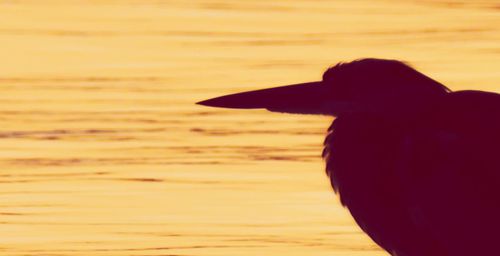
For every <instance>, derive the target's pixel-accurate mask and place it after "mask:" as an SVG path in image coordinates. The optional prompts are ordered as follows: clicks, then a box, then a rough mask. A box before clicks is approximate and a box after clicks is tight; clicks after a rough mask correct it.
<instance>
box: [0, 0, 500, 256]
mask: <svg viewBox="0 0 500 256" xmlns="http://www.w3.org/2000/svg"><path fill="white" fill-rule="evenodd" d="M0 20H1V22H0V42H1V43H0V57H1V60H2V65H1V68H0V90H1V91H0V92H1V94H0V183H1V184H0V234H1V235H2V239H1V241H0V254H1V255H171V256H174V255H175V256H192V255H196V256H199V255H214V256H215V255H217V256H220V255H228V256H229V255H231V256H232V255H249V256H250V255H287V256H291V255H386V254H385V253H384V252H382V251H381V250H379V249H378V247H377V246H376V245H374V244H373V243H372V242H371V241H370V240H369V239H368V238H367V237H366V236H365V235H364V234H363V233H362V232H361V231H360V230H359V228H358V227H356V225H355V224H354V222H353V221H352V220H351V218H350V216H349V214H348V212H347V211H346V210H345V209H343V208H342V207H341V206H340V204H339V203H338V200H337V198H336V197H335V196H334V195H333V193H332V191H331V189H330V186H329V183H328V180H327V178H326V176H325V174H324V172H323V163H322V160H321V158H320V152H321V149H322V145H321V144H322V139H323V136H324V131H325V129H326V128H327V127H328V125H329V122H330V121H331V119H330V118H326V117H313V116H293V115H279V114H273V113H267V112H265V111H259V110H255V111H234V110H233V111H231V110H222V109H211V108H204V107H201V106H197V105H194V102H196V101H199V100H202V99H206V98H209V97H214V96H218V95H222V94H227V93H231V92H237V91H242V90H249V89H256V88H263V87H268V86H275V85H282V84H287V83H294V82H303V81H309V80H317V79H319V78H320V76H321V72H322V71H323V70H324V69H325V68H327V67H328V66H329V65H332V64H335V63H336V62H339V61H349V60H352V59H355V58H360V57H383V58H395V59H402V60H406V61H409V62H410V63H412V64H414V66H416V67H417V68H418V69H419V70H421V71H422V72H424V73H426V74H428V75H430V76H432V77H434V78H436V79H438V80H440V81H442V82H444V83H445V84H447V85H448V86H450V87H451V88H453V89H463V88H472V89H482V90H493V91H500V88H499V86H498V84H499V81H500V73H499V72H498V67H499V65H500V58H499V56H500V44H499V43H500V5H499V4H498V2H497V1H494V0H493V1H475V0H470V1H417V0H414V1H410V0H408V1H396V0H394V1H384V0H382V1H368V0H366V1H364V0H355V1H351V0H340V1H311V0H279V1H244V0H239V1H237V0H232V1H230V0H225V1H224V0H219V1H214V0H196V1H189V0H177V1H159V0H157V1H153V0H150V1H139V0H137V1H134V0H128V1H111V0H103V1H97V0H95V1H91V0H87V1H85V0H79V1H76V0H67V1H56V0H53V1H41V0H40V1H39V0H31V1H0ZM359 178H360V179H362V178H363V177H359Z"/></svg>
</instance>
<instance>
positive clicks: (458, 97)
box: [200, 59, 500, 256]
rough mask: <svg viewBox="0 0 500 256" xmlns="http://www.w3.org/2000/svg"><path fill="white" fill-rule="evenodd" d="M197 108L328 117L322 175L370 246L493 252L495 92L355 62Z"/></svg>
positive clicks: (496, 224)
mask: <svg viewBox="0 0 500 256" xmlns="http://www.w3.org/2000/svg"><path fill="white" fill-rule="evenodd" d="M200 104H203V105H209V106H222V107H233V108H266V109H269V110H272V111H278V112H287V113H301V114H327V115H332V116H335V117H336V119H335V120H334V122H333V123H332V125H331V126H330V128H329V129H328V134H327V137H326V139H325V143H324V144H325V148H324V151H323V157H324V159H325V161H326V171H327V174H328V176H329V177H330V180H331V183H332V186H333V188H334V190H335V191H336V192H337V193H338V194H339V195H340V199H341V202H342V204H343V205H344V206H346V207H347V208H348V209H349V211H350V212H351V214H352V216H353V217H354V219H355V220H356V222H357V223H358V224H359V226H360V227H361V228H362V229H363V230H364V231H365V232H366V233H367V234H368V235H369V236H370V237H371V238H372V239H373V240H374V241H375V242H376V243H377V244H379V245H380V246H381V247H382V248H384V249H385V250H386V251H388V252H389V253H391V254H392V255H397V256H423V255H426V256H434V255H435V256H445V255H495V254H497V251H498V249H497V244H496V242H497V238H498V237H500V235H499V231H500V198H499V197H500V148H499V147H500V95H499V94H497V93H491V92H482V91H458V92H452V91H451V90H449V89H448V88H447V87H445V86H444V85H442V84H440V83H439V82H437V81H434V80H433V79H431V78H429V77H427V76H425V75H423V74H421V73H419V72H418V71H416V70H414V69H413V68H411V67H409V66H408V65H406V64H404V63H402V62H400V61H396V60H381V59H361V60H357V61H353V62H350V63H341V64H338V65H336V66H334V67H332V68H330V69H328V70H327V71H326V72H325V73H324V75H323V80H322V81H318V82H312V83H307V84H299V85H292V86H285V87H278V88H272V89H265V90H259V91H253V92H246V93H240V94H234V95H228V96H223V97H219V98H216V99H212V100H208V101H204V102H201V103H200Z"/></svg>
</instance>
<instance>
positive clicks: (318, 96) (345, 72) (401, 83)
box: [198, 59, 449, 116]
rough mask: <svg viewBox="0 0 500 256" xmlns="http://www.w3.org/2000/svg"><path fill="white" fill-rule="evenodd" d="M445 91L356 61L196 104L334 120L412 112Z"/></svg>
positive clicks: (406, 71) (407, 72)
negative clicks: (317, 75) (318, 76)
mask: <svg viewBox="0 0 500 256" xmlns="http://www.w3.org/2000/svg"><path fill="white" fill-rule="evenodd" d="M448 91H449V89H448V88H446V87H445V86H444V85H442V84H440V83H439V82H437V81H435V80H433V79H431V78H429V77H427V76H425V75H424V74H422V73H420V72H418V71H416V70H415V69H413V68H411V67H410V66H408V65H406V64H405V63H403V62H400V61H396V60H384V59H360V60H356V61H353V62H349V63H339V64H337V65H335V66H333V67H331V68H329V69H328V70H327V71H326V72H325V73H324V74H323V79H322V80H321V81H316V82H308V83H301V84H294V85H287V86H281V87H274V88H269V89H263V90H257V91H250V92H243V93H236V94H231V95H226V96H222V97H217V98H213V99H209V100H206V101H202V102H198V104H201V105H206V106H213V107H225V108H245V109H248V108H265V109H268V110H270V111H273V112H285V113H297V114H323V115H333V116H338V115H341V114H343V113H353V112H354V113H355V112H380V111H382V112H391V111H398V112H401V111H405V110H408V109H415V108H418V107H419V106H421V105H422V104H426V102H429V101H431V100H432V99H434V98H435V97H436V96H440V95H443V94H445V93H446V92H448Z"/></svg>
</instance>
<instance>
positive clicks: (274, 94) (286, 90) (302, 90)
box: [197, 81, 332, 115]
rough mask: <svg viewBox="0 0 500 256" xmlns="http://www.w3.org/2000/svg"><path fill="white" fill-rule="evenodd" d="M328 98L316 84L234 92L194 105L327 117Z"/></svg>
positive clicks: (322, 86) (320, 83)
mask: <svg viewBox="0 0 500 256" xmlns="http://www.w3.org/2000/svg"><path fill="white" fill-rule="evenodd" d="M327 96H328V91H327V87H326V86H324V85H322V82H320V81H318V82H309V83H302V84H293V85H287V86H280V87H274V88H269V89H263V90H256V91H249V92H241V93H235V94H230V95H225V96H221V97H217V98H213V99H209V100H204V101H200V102H198V103H197V104H200V105H204V106H210V107H220V108H240V109H256V108H264V109H267V110H269V111H273V112H282V113H295V114H325V115H329V114H332V113H330V111H329V110H328V100H327V99H328V98H327Z"/></svg>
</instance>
